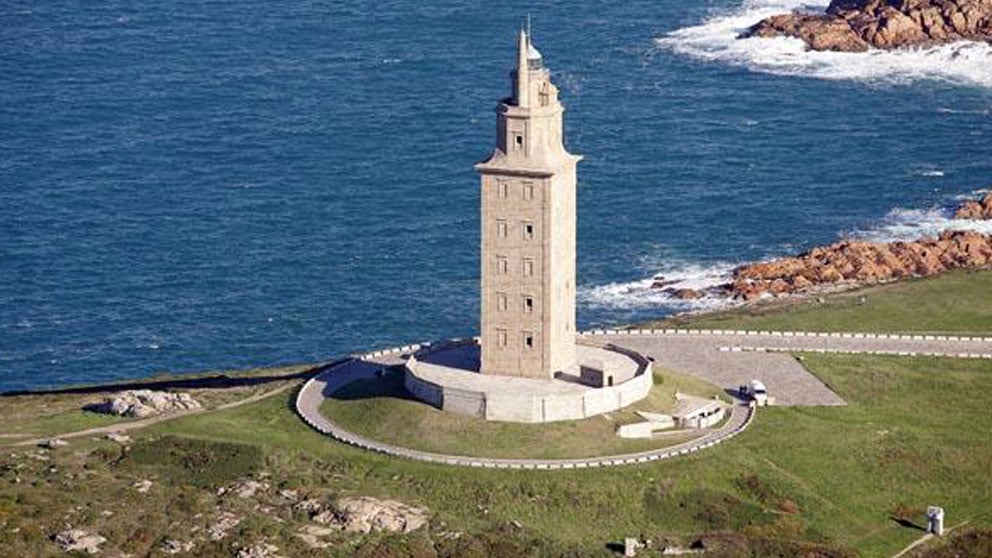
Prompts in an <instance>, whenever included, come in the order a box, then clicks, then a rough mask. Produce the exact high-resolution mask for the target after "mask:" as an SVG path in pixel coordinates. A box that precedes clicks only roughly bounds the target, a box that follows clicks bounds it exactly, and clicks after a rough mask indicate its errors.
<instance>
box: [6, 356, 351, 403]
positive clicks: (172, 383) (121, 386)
mask: <svg viewBox="0 0 992 558" xmlns="http://www.w3.org/2000/svg"><path fill="white" fill-rule="evenodd" d="M340 362H343V360H336V361H333V362H329V363H327V364H320V365H317V366H313V367H310V368H307V369H306V370H303V371H301V372H297V373H295V374H283V375H278V374H277V375H270V376H240V377H239V376H228V375H227V374H216V375H213V376H199V377H195V378H181V377H180V378H166V379H162V380H138V381H133V382H123V383H115V384H98V385H94V386H79V387H68V388H59V389H51V390H37V391H35V390H20V391H6V392H2V393H0V398H3V397H14V396H19V395H89V394H94V393H107V392H115V391H126V390H135V389H151V390H168V389H230V388H236V387H246V386H257V385H263V384H267V383H272V382H283V381H286V380H297V379H305V378H310V377H312V376H315V375H317V374H319V373H321V372H323V371H324V370H326V369H328V368H330V367H331V366H334V365H336V364H338V363H340Z"/></svg>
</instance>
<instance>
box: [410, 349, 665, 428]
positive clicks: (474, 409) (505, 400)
mask: <svg viewBox="0 0 992 558" xmlns="http://www.w3.org/2000/svg"><path fill="white" fill-rule="evenodd" d="M471 342H474V340H464V341H458V342H456V343H471ZM452 346H453V345H452V344H447V345H444V344H440V345H437V346H431V347H430V348H428V349H425V351H428V352H435V351H438V350H443V349H445V348H451V347H452ZM601 348H602V349H604V350H609V351H613V352H617V353H620V354H623V355H624V356H626V357H627V358H630V359H631V360H633V361H634V362H635V363H637V372H636V374H635V375H634V377H633V378H632V379H630V380H628V381H626V382H624V383H622V384H618V385H615V386H610V387H601V388H589V389H586V390H582V391H581V392H571V393H555V394H533V393H526V392H499V393H492V392H486V391H484V390H481V389H480V390H472V389H465V388H455V387H452V386H445V385H439V384H437V383H434V382H432V381H429V380H426V379H424V378H422V377H419V376H418V367H419V365H420V361H418V360H417V355H416V354H414V355H411V356H410V357H409V358H408V359H407V362H406V377H405V378H404V386H405V387H406V389H407V391H409V392H410V393H412V394H413V395H414V396H415V397H416V398H417V399H420V400H421V401H424V402H426V403H429V404H430V405H433V406H435V407H438V408H439V409H443V410H445V411H449V412H453V413H459V414H464V415H471V416H476V417H479V418H484V419H486V420H494V421H508V422H528V423H540V422H554V421H561V420H579V419H584V418H589V417H593V416H596V415H599V414H602V413H607V412H610V411H615V410H617V409H621V408H623V407H626V406H628V405H630V404H631V403H634V402H636V401H639V400H641V399H644V398H645V397H647V395H648V393H649V392H650V391H651V387H652V386H653V385H654V377H653V374H652V366H651V362H650V361H649V360H647V359H646V358H644V357H643V356H641V355H640V354H638V353H636V352H634V351H630V350H628V349H622V348H619V347H615V346H612V345H606V346H603V347H601ZM425 354H427V353H424V352H422V353H421V356H424V355H425ZM466 373H469V372H466ZM535 381H540V380H535Z"/></svg>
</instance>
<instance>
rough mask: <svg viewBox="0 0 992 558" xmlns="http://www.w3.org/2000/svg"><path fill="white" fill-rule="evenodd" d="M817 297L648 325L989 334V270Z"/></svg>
mask: <svg viewBox="0 0 992 558" xmlns="http://www.w3.org/2000/svg"><path fill="white" fill-rule="evenodd" d="M862 297H864V298H865V301H864V304H862V303H861V298H862ZM821 298H822V299H823V301H824V302H823V303H820V302H818V301H817V300H816V298H815V297H813V298H787V299H783V300H780V301H770V302H767V303H763V304H758V305H753V306H748V307H744V308H740V309H735V310H730V311H726V312H716V313H711V314H703V315H697V316H683V317H677V318H672V319H668V320H663V321H660V322H653V323H651V324H650V326H651V327H681V326H691V327H700V328H712V329H759V330H768V329H771V330H783V331H801V330H807V331H864V332H891V333H898V332H928V333H957V334H966V335H992V271H980V272H955V273H947V274H943V275H940V276H937V277H931V278H928V279H917V280H908V281H901V282H898V283H891V284H887V285H879V286H875V287H869V288H865V289H861V290H857V291H851V292H846V293H838V294H833V295H824V296H822V297H821Z"/></svg>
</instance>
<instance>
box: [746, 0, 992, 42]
mask: <svg viewBox="0 0 992 558" xmlns="http://www.w3.org/2000/svg"><path fill="white" fill-rule="evenodd" d="M781 36H786V37H795V38H797V39H801V40H802V41H803V42H805V43H806V45H807V46H808V47H809V48H811V49H813V50H832V51H842V52H863V51H865V50H868V49H869V48H878V49H896V48H903V47H910V46H917V45H919V46H929V45H934V44H943V43H950V42H954V41H960V40H964V39H967V40H974V41H986V42H988V41H992V0H833V1H832V2H831V3H830V6H829V7H828V8H827V10H826V12H825V13H809V12H807V11H797V12H794V13H791V14H781V15H775V16H771V17H768V18H765V19H763V20H761V21H760V22H758V23H757V24H755V25H754V26H752V27H751V28H750V29H748V30H747V31H745V32H744V33H742V34H741V37H740V38H749V37H781Z"/></svg>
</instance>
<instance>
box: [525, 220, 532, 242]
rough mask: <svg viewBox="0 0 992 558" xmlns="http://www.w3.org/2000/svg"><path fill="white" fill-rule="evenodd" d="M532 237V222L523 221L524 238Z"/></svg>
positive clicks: (530, 238) (529, 238)
mask: <svg viewBox="0 0 992 558" xmlns="http://www.w3.org/2000/svg"><path fill="white" fill-rule="evenodd" d="M533 239H534V223H530V222H528V221H524V240H533Z"/></svg>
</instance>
